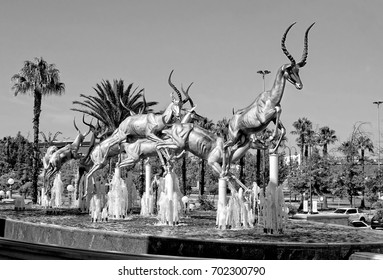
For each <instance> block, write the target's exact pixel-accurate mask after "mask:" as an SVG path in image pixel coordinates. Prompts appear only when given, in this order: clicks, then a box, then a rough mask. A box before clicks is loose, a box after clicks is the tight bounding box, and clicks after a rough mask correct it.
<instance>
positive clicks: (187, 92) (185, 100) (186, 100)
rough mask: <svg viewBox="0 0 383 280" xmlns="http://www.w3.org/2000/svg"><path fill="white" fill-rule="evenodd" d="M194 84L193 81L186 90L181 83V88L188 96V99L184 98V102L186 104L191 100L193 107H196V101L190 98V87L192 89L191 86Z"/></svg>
mask: <svg viewBox="0 0 383 280" xmlns="http://www.w3.org/2000/svg"><path fill="white" fill-rule="evenodd" d="M192 85H193V83H191V84H190V85H189V86H188V88H187V89H186V91H185V90H184V88H183V86H182V85H181V90H182V93H183V94H184V95H185V96H186V99H184V100H183V101H182V104H185V103H186V102H188V101H189V103H190V106H191V107H192V108H193V107H194V102H193V100H192V99H191V98H190V95H189V89H190V87H191V86H192Z"/></svg>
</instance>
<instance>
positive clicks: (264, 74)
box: [257, 70, 271, 91]
mask: <svg viewBox="0 0 383 280" xmlns="http://www.w3.org/2000/svg"><path fill="white" fill-rule="evenodd" d="M257 73H258V74H261V75H262V79H263V91H265V76H266V75H267V74H270V73H271V72H270V71H269V70H259V71H257Z"/></svg>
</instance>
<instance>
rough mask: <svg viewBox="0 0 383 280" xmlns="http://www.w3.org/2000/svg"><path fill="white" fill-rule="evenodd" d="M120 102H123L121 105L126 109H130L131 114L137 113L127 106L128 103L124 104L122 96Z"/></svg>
mask: <svg viewBox="0 0 383 280" xmlns="http://www.w3.org/2000/svg"><path fill="white" fill-rule="evenodd" d="M120 103H121V106H122V107H124V108H125V109H126V110H128V111H129V112H130V115H131V116H134V115H136V113H135V112H133V111H132V109H130V108H128V106H126V105H125V104H124V102H123V101H122V98H121V97H120Z"/></svg>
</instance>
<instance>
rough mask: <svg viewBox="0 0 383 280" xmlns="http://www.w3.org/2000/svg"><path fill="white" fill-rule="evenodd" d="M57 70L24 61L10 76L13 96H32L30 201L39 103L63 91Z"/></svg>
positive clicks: (37, 159) (36, 156) (35, 170)
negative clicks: (17, 71) (44, 98)
mask: <svg viewBox="0 0 383 280" xmlns="http://www.w3.org/2000/svg"><path fill="white" fill-rule="evenodd" d="M59 73H60V72H59V70H58V69H57V68H56V66H55V65H54V64H48V63H47V62H46V61H45V60H44V59H43V58H42V57H41V58H35V59H34V61H28V60H27V61H25V62H24V66H23V67H22V68H21V69H20V71H19V73H17V74H15V75H13V76H12V78H11V81H12V83H13V86H12V90H13V91H14V94H15V96H17V95H18V94H27V93H30V94H32V95H33V98H34V104H33V163H32V169H33V175H32V184H33V193H32V200H33V202H34V203H36V202H37V181H38V175H39V169H40V166H41V162H40V151H39V125H40V113H41V102H42V97H43V96H49V95H61V94H62V93H64V91H65V84H64V83H61V82H60V75H59Z"/></svg>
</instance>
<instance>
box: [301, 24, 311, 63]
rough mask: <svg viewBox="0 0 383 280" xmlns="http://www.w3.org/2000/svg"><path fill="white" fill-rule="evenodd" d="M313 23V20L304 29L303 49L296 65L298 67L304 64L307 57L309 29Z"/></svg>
mask: <svg viewBox="0 0 383 280" xmlns="http://www.w3.org/2000/svg"><path fill="white" fill-rule="evenodd" d="M314 24H315V22H314V23H313V24H311V25H310V26H309V28H307V30H306V33H305V42H304V49H303V54H302V59H301V61H300V62H299V63H298V66H299V67H303V66H305V65H306V59H307V55H308V49H309V44H308V42H309V31H310V29H311V27H313V25H314Z"/></svg>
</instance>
